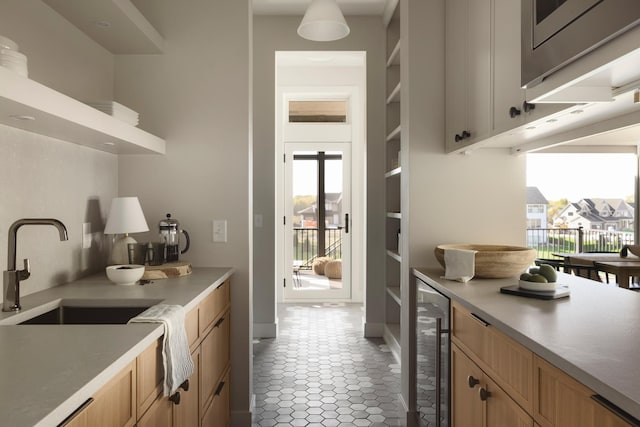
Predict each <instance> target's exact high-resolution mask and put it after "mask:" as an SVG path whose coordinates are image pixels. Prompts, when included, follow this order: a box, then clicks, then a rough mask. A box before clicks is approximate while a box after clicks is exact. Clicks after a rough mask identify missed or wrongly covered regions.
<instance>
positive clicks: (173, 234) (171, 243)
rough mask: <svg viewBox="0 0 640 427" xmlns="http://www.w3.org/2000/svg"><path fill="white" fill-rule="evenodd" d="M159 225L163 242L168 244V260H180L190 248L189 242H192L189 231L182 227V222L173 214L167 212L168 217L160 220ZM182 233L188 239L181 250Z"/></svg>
mask: <svg viewBox="0 0 640 427" xmlns="http://www.w3.org/2000/svg"><path fill="white" fill-rule="evenodd" d="M158 227H159V228H160V239H161V242H164V243H165V244H166V250H167V254H166V257H165V258H166V261H167V262H176V261H178V259H179V258H180V254H183V253H185V252H187V251H188V250H189V244H190V243H191V240H190V239H189V233H187V231H186V230H183V229H181V228H180V223H179V222H178V221H177V220H175V219H173V218H171V214H167V219H163V220H160V223H159V224H158ZM180 233H182V234H184V238H185V239H186V244H185V247H184V249H183V250H182V251H181V250H180Z"/></svg>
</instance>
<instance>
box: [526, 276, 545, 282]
mask: <svg viewBox="0 0 640 427" xmlns="http://www.w3.org/2000/svg"><path fill="white" fill-rule="evenodd" d="M528 282H536V283H549V281H548V280H547V278H546V277H544V276H543V275H542V274H533V275H531V278H530V279H529V280H528Z"/></svg>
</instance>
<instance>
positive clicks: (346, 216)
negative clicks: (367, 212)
mask: <svg viewBox="0 0 640 427" xmlns="http://www.w3.org/2000/svg"><path fill="white" fill-rule="evenodd" d="M338 230H344V232H345V233H349V214H344V225H339V226H338Z"/></svg>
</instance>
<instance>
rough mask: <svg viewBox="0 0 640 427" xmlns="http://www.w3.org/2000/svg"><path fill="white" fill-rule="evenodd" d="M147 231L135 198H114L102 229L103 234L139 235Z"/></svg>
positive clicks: (138, 203) (138, 202)
mask: <svg viewBox="0 0 640 427" xmlns="http://www.w3.org/2000/svg"><path fill="white" fill-rule="evenodd" d="M143 231H149V226H148V225H147V221H146V220H145V219H144V213H142V207H141V206H140V201H139V200H138V198H137V197H116V198H114V199H113V200H112V201H111V210H110V211H109V217H108V218H107V225H106V226H105V227H104V234H125V233H141V232H143Z"/></svg>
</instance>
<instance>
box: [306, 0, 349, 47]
mask: <svg viewBox="0 0 640 427" xmlns="http://www.w3.org/2000/svg"><path fill="white" fill-rule="evenodd" d="M350 31H351V30H350V29H349V26H348V25H347V22H346V21H345V20H344V16H343V15H342V11H341V10H340V7H339V6H338V4H337V3H336V1H335V0H313V1H312V2H311V4H310V5H309V7H308V8H307V11H306V12H305V14H304V17H303V18H302V22H301V23H300V26H299V27H298V35H299V36H300V37H302V38H305V39H307V40H312V41H317V42H328V41H333V40H339V39H341V38H343V37H346V36H348V35H349V32H350Z"/></svg>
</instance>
